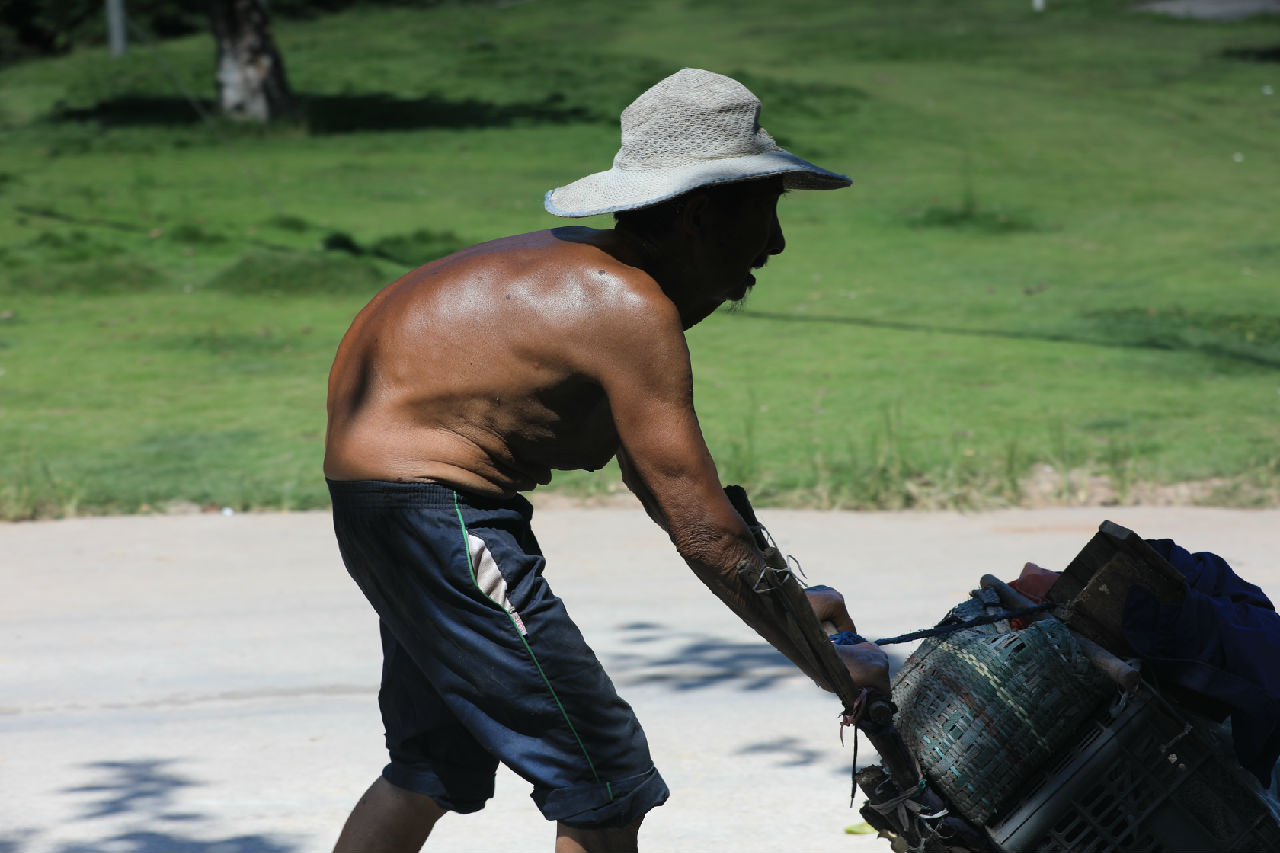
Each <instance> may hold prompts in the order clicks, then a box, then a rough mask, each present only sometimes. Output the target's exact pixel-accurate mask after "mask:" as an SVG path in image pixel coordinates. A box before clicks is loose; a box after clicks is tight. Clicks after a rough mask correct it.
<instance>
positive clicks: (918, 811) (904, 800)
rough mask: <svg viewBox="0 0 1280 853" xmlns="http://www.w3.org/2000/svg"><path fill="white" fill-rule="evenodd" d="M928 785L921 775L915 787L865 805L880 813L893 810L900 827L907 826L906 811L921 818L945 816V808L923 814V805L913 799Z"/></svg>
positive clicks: (884, 813) (929, 818) (887, 812)
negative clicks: (882, 800)
mask: <svg viewBox="0 0 1280 853" xmlns="http://www.w3.org/2000/svg"><path fill="white" fill-rule="evenodd" d="M928 787H929V782H928V781H927V780H926V779H925V778H924V777H923V776H921V777H920V784H918V785H916V786H915V788H912V789H911V790H908V791H904V792H902V793H901V794H898V795H897V796H896V797H890V798H889V799H887V800H885V801H884V802H883V803H872V802H868V803H867V805H869V806H871V808H873V809H875V810H876V811H878V812H879V813H880V814H882V815H887V814H889V812H891V811H892V812H895V815H894V816H895V817H897V819H898V826H902V827H905V826H907V812H911V814H912V816H915V817H918V818H920V819H921V820H933V819H935V818H940V817H945V816H946V815H947V810H946V809H942V810H940V811H936V812H933V813H931V814H925V811H924V806H923V805H921V804H920V803H919V802H917V801H916V800H915V799H913V798H914V797H918V796H920V795H921V794H923V793H924V792H925V790H926V789H927V788H928Z"/></svg>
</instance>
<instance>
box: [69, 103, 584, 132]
mask: <svg viewBox="0 0 1280 853" xmlns="http://www.w3.org/2000/svg"><path fill="white" fill-rule="evenodd" d="M297 97H298V103H299V117H300V119H301V120H302V122H303V123H304V124H305V125H306V127H307V129H308V130H309V131H310V132H311V133H312V134H317V135H326V134H336V133H358V132H361V131H380V130H419V129H424V128H443V129H454V130H457V129H471V128H485V127H510V126H512V125H516V124H571V123H580V122H590V121H594V120H596V118H597V117H596V116H595V115H593V114H592V113H591V112H590V111H589V110H586V109H583V108H582V107H574V106H569V105H568V104H566V103H565V102H564V98H563V96H560V95H558V94H552V95H548V96H547V97H545V98H543V99H542V100H540V101H529V102H525V103H516V104H499V103H494V102H492V101H483V100H477V99H475V98H461V99H450V98H446V97H443V96H441V95H434V94H431V95H424V96H422V97H419V98H401V97H398V96H396V95H392V94H389V93H381V92H379V93H366V94H350V95H323V94H315V95H307V94H301V95H298V96H297ZM217 114H218V109H217V105H216V104H215V103H214V102H213V101H212V100H209V99H207V98H200V99H196V100H195V101H194V102H193V101H191V100H188V99H186V98H180V97H177V96H152V95H121V96H119V97H115V98H109V99H107V100H105V101H100V102H98V103H97V104H94V105H93V106H91V107H82V108H65V107H64V108H62V109H59V110H57V111H55V112H54V113H53V115H52V116H51V118H52V120H53V121H92V122H97V123H98V124H101V125H103V126H107V127H130V126H156V127H163V126H171V127H182V126H190V125H195V124H199V123H200V122H203V121H205V120H207V119H208V118H209V117H212V116H216V115H217Z"/></svg>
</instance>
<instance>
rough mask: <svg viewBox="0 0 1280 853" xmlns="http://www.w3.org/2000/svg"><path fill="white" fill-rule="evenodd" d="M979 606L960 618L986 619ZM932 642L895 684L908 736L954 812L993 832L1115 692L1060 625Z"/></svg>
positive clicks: (965, 607) (970, 605)
mask: <svg viewBox="0 0 1280 853" xmlns="http://www.w3.org/2000/svg"><path fill="white" fill-rule="evenodd" d="M982 610H983V603H982V602H980V601H979V600H974V599H971V600H970V601H968V602H965V603H964V604H962V605H960V606H959V607H957V608H956V609H955V610H953V611H952V614H951V615H953V616H955V617H958V618H961V619H964V618H972V617H973V616H977V615H981V613H982ZM1001 624H1002V625H1003V626H1004V627H1003V628H1001V627H995V628H993V627H990V626H985V627H984V628H982V629H971V630H967V631H961V632H957V633H955V634H951V635H950V636H946V637H939V638H931V639H928V640H925V641H924V642H923V643H922V644H921V645H920V647H919V648H918V649H917V650H916V651H915V653H914V654H912V655H911V657H910V658H909V659H908V660H907V662H906V664H905V665H904V666H903V667H902V669H901V670H900V671H899V672H898V674H897V676H896V677H895V679H894V685H893V698H894V701H895V702H896V703H897V705H898V708H899V712H898V721H897V725H898V730H899V731H900V732H901V733H902V737H903V740H904V741H906V744H907V747H908V748H909V749H910V750H911V751H912V753H913V754H914V755H915V756H916V759H917V760H918V761H919V762H920V766H921V769H922V770H923V771H924V773H925V775H926V776H927V777H928V778H929V780H930V782H931V783H932V784H934V785H935V786H936V788H937V789H938V790H939V791H941V793H942V794H943V796H944V797H945V798H946V799H947V800H948V802H949V803H950V805H951V807H952V809H953V810H955V811H957V812H959V813H960V814H961V815H962V816H963V817H965V818H967V819H968V820H970V821H972V822H974V823H979V824H983V823H986V822H987V821H988V820H990V819H991V818H992V816H994V815H997V814H999V813H1000V809H1001V808H1002V807H1004V806H1005V805H1007V804H1009V803H1010V802H1011V800H1012V799H1013V798H1015V797H1016V795H1017V794H1018V793H1019V791H1020V790H1021V788H1022V787H1023V786H1024V785H1025V784H1026V783H1027V781H1028V780H1029V778H1030V777H1031V776H1032V774H1034V773H1035V772H1036V771H1038V770H1040V769H1041V768H1042V766H1043V765H1044V764H1045V762H1047V761H1049V760H1050V759H1051V758H1052V757H1053V756H1054V755H1055V754H1057V753H1058V752H1059V751H1060V750H1061V749H1062V748H1063V747H1064V746H1065V745H1066V744H1067V743H1068V742H1069V741H1070V739H1071V737H1072V735H1073V734H1075V732H1076V730H1077V729H1078V728H1079V727H1080V726H1081V725H1082V724H1083V723H1084V722H1085V720H1086V718H1088V717H1090V716H1091V715H1092V714H1093V713H1094V712H1095V711H1096V709H1097V708H1098V706H1099V704H1100V703H1101V702H1103V701H1104V700H1105V699H1106V698H1108V697H1109V696H1110V695H1111V694H1112V693H1113V692H1114V687H1113V686H1112V685H1111V683H1110V682H1109V681H1107V680H1106V678H1105V677H1104V676H1103V675H1102V674H1101V673H1099V672H1098V671H1097V670H1096V669H1095V668H1094V667H1093V665H1092V664H1091V663H1089V661H1088V659H1087V658H1086V657H1085V656H1084V653H1083V652H1081V650H1080V647H1079V646H1078V645H1077V643H1076V641H1075V639H1074V638H1073V637H1072V636H1071V632H1070V631H1068V630H1067V628H1066V626H1064V625H1063V624H1062V623H1061V622H1058V621H1057V620H1055V619H1042V620H1040V621H1038V622H1034V623H1032V624H1031V625H1030V626H1029V627H1027V628H1025V629H1023V630H1021V631H1014V630H1011V629H1008V628H1007V623H1001Z"/></svg>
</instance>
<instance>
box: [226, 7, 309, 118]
mask: <svg viewBox="0 0 1280 853" xmlns="http://www.w3.org/2000/svg"><path fill="white" fill-rule="evenodd" d="M209 21H210V24H211V25H212V28H213V37H214V39H215V40H216V41H217V43H218V67H217V71H216V73H215V77H216V79H217V83H218V103H219V105H220V106H221V107H222V113H223V115H227V116H230V117H231V118H237V119H245V120H249V121H260V122H265V121H270V120H271V119H273V118H279V117H281V116H286V115H289V114H291V113H292V112H293V108H294V103H293V93H292V92H291V91H290V90H289V81H288V80H286V79H285V76H284V60H283V59H281V57H280V53H279V51H277V50H276V43H275V40H274V39H272V38H271V23H270V21H268V20H267V10H266V8H265V7H264V6H263V4H262V2H261V0H210V3H209Z"/></svg>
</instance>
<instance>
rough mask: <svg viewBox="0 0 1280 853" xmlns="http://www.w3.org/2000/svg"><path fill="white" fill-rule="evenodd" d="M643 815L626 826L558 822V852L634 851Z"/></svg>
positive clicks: (620, 852)
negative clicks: (573, 824) (571, 824)
mask: <svg viewBox="0 0 1280 853" xmlns="http://www.w3.org/2000/svg"><path fill="white" fill-rule="evenodd" d="M643 820H644V818H643V817H641V818H639V819H637V820H636V821H635V822H634V823H629V824H627V825H626V826H606V827H595V828H584V827H579V826H568V825H567V824H563V823H558V824H556V853H634V851H635V850H636V849H637V848H638V838H639V835H640V823H641V822H642V821H643Z"/></svg>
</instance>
